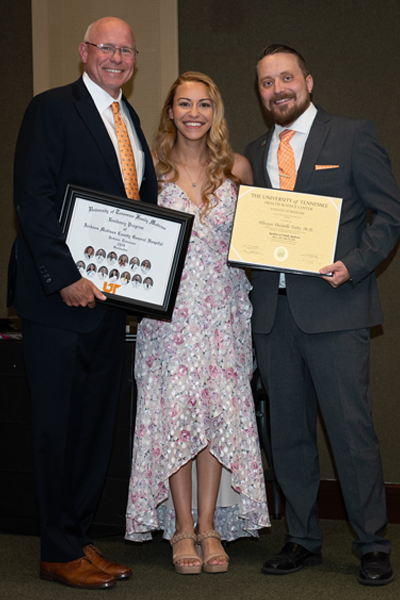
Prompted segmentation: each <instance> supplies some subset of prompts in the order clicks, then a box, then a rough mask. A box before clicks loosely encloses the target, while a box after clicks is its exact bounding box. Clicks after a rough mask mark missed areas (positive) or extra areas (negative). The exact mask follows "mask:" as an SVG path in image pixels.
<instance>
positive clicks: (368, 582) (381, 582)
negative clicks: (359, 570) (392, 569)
mask: <svg viewBox="0 0 400 600" xmlns="http://www.w3.org/2000/svg"><path fill="white" fill-rule="evenodd" d="M393 580H394V575H392V576H391V577H389V579H376V580H375V581H374V580H373V579H363V578H362V577H359V578H358V583H361V585H370V586H371V585H374V586H376V585H388V584H389V583H392V581H393Z"/></svg>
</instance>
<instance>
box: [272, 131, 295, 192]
mask: <svg viewBox="0 0 400 600" xmlns="http://www.w3.org/2000/svg"><path fill="white" fill-rule="evenodd" d="M294 134H295V131H293V130H292V129H284V130H283V131H281V133H280V134H279V138H280V140H281V141H280V144H279V148H278V153H277V156H278V168H279V182H280V188H281V190H293V189H294V186H295V183H296V163H295V161H294V152H293V148H292V146H291V145H290V140H291V139H292V137H293V136H294Z"/></svg>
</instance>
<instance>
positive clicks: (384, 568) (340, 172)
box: [246, 45, 400, 585]
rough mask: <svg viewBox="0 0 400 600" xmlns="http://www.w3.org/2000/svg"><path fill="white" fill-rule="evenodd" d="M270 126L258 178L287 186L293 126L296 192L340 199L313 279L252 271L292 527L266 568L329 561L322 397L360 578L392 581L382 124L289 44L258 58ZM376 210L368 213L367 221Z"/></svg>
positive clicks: (398, 223) (387, 184) (396, 213)
mask: <svg viewBox="0 0 400 600" xmlns="http://www.w3.org/2000/svg"><path fill="white" fill-rule="evenodd" d="M257 75H258V85H259V91H260V95H261V99H262V102H263V104H264V106H265V108H266V109H267V111H268V112H269V114H270V116H271V117H272V120H273V122H274V127H273V128H272V129H271V130H270V131H269V132H267V133H266V134H264V135H262V136H261V137H260V138H259V139H257V140H256V141H255V142H253V143H251V144H249V146H248V147H247V149H246V156H247V158H248V159H249V160H250V162H251V164H252V166H253V171H254V184H255V185H256V186H261V187H268V188H279V187H284V185H283V183H282V184H281V179H280V170H279V166H278V158H277V151H278V146H279V144H280V138H279V133H281V132H282V131H283V130H285V129H290V130H293V131H294V134H293V137H292V139H291V142H290V144H291V146H292V148H293V152H294V159H295V167H296V183H295V186H294V191H295V192H302V193H307V194H316V195H321V196H331V197H339V198H342V199H343V204H342V212H341V218H340V226H339V233H338V240H337V248H336V255H335V262H334V263H333V264H331V265H327V266H325V267H323V268H322V269H321V270H320V273H321V277H307V276H302V275H294V274H283V273H277V272H270V271H262V270H253V272H252V282H253V286H254V290H253V294H252V302H253V306H254V316H253V331H254V339H255V347H256V355H257V362H258V366H259V370H260V374H261V377H262V381H263V384H264V386H265V388H266V390H267V392H268V395H269V399H270V412H271V441H272V450H273V457H274V466H275V472H276V476H277V479H278V482H279V484H280V486H281V488H282V491H283V493H284V494H285V497H286V518H287V524H288V534H287V536H286V540H285V542H286V543H285V546H284V548H283V549H282V551H281V552H280V553H278V554H277V555H276V556H274V557H273V558H271V559H269V560H267V561H266V562H265V563H264V566H263V572H264V573H267V574H279V575H283V574H287V573H294V572H296V571H299V570H300V569H302V568H303V567H304V566H312V565H317V564H320V563H321V562H322V554H321V545H322V533H321V530H320V528H319V526H318V506H317V494H318V489H319V484H320V473H319V465H318V449H317V440H316V422H317V405H318V404H319V406H320V409H321V412H322V415H323V418H324V421H325V425H326V428H327V431H328V435H329V439H330V443H331V446H332V450H333V454H334V457H335V462H336V467H337V470H338V474H339V479H340V483H341V487H342V492H343V496H344V500H345V504H346V508H347V512H348V515H349V519H350V522H351V524H352V526H353V528H354V531H355V534H356V539H355V541H354V542H353V550H354V551H355V552H356V554H357V555H358V556H359V557H360V558H361V570H360V574H359V582H360V583H362V584H365V585H385V584H387V583H390V582H391V581H392V580H393V571H392V567H391V564H390V559H389V554H390V550H391V544H390V542H389V541H388V540H386V539H384V537H383V535H384V530H385V528H386V524H387V516H386V503H385V490H384V480H383V473H382V466H381V458H380V453H379V444H378V440H377V437H376V434H375V431H374V427H373V423H372V419H371V407H372V401H371V393H370V388H369V362H370V327H372V326H374V325H378V324H380V323H382V321H383V316H382V310H381V305H380V300H379V294H378V289H377V284H376V278H375V274H374V269H375V268H376V267H377V266H378V265H379V263H380V262H381V261H382V260H383V259H384V258H385V257H386V256H387V255H388V253H389V252H390V250H391V249H392V248H393V247H394V245H395V243H396V241H397V239H398V236H399V232H400V194H399V190H398V188H397V186H396V182H395V179H394V177H393V174H392V172H391V167H390V160H389V158H388V156H387V154H386V152H385V150H384V149H383V148H382V146H381V144H380V143H379V140H378V137H377V134H376V131H375V128H374V126H373V125H372V124H371V123H369V122H367V121H363V120H355V119H347V118H343V117H338V116H334V115H329V114H328V113H326V112H325V111H323V110H322V109H321V108H319V107H315V106H314V105H313V104H312V102H311V99H310V94H311V92H312V89H313V78H312V76H311V75H310V73H309V72H308V69H307V66H306V63H305V61H304V59H303V57H302V56H301V55H300V54H299V53H298V52H297V51H296V50H293V49H292V48H289V47H288V46H282V45H273V46H269V47H268V48H265V49H264V50H263V51H262V52H261V54H260V57H259V62H258V65H257ZM368 214H369V215H370V219H369V224H368V222H367V221H368Z"/></svg>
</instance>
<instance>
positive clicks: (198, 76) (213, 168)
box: [153, 71, 240, 219]
mask: <svg viewBox="0 0 400 600" xmlns="http://www.w3.org/2000/svg"><path fill="white" fill-rule="evenodd" d="M187 81H198V82H199V83H204V84H205V85H206V86H207V88H208V92H209V94H210V98H211V101H212V105H213V109H214V114H213V120H212V125H211V128H210V129H209V131H208V132H207V146H208V156H209V162H208V164H207V170H206V176H207V177H206V180H205V182H204V184H203V187H202V190H201V195H202V200H203V203H204V206H203V207H202V210H201V212H200V218H201V219H203V218H204V217H205V216H206V215H207V214H208V213H209V212H210V210H211V209H212V208H213V206H216V204H217V203H218V199H217V198H216V197H215V196H214V197H213V199H212V196H213V194H214V192H215V190H216V189H217V188H219V186H220V185H221V184H222V183H223V182H224V181H225V179H227V178H229V179H231V180H232V181H233V182H234V183H235V185H239V183H240V180H239V179H238V178H237V177H235V176H234V175H233V174H232V168H233V163H234V158H233V152H232V148H231V145H230V143H229V132H228V128H227V126H226V121H225V117H224V104H223V102H222V98H221V94H220V92H219V89H218V88H217V86H216V85H215V83H214V82H213V80H212V79H210V77H208V76H207V75H204V74H203V73H198V72H196V71H187V72H186V73H183V75H181V76H180V77H178V79H177V80H176V81H175V82H174V83H173V85H172V87H171V89H170V91H169V93H168V95H167V99H166V100H165V103H164V106H163V108H162V111H161V117H160V125H159V127H158V133H157V135H156V138H155V140H154V144H153V151H154V153H155V155H156V158H157V160H158V163H157V165H156V174H157V180H158V188H159V191H160V190H161V182H162V181H163V180H164V177H165V176H166V175H167V174H168V173H170V174H171V175H170V176H169V178H168V181H176V180H177V179H178V178H179V172H178V169H177V167H176V165H175V164H174V163H173V162H172V160H171V152H172V149H173V147H174V145H175V142H176V138H177V130H176V126H175V123H174V121H173V120H172V119H171V118H170V116H169V109H172V107H173V103H174V98H175V94H176V90H177V87H178V86H179V85H181V84H182V83H186V82H187Z"/></svg>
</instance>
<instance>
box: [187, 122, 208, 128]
mask: <svg viewBox="0 0 400 600" xmlns="http://www.w3.org/2000/svg"><path fill="white" fill-rule="evenodd" d="M184 125H185V126H186V127H202V126H203V125H204V123H199V122H198V121H187V122H186V123H184Z"/></svg>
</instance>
